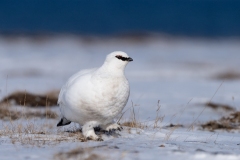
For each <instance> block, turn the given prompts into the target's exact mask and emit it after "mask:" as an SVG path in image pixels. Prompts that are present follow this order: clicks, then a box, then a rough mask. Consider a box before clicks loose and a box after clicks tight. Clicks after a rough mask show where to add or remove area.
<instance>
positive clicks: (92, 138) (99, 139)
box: [87, 136, 103, 141]
mask: <svg viewBox="0 0 240 160" xmlns="http://www.w3.org/2000/svg"><path fill="white" fill-rule="evenodd" d="M87 140H93V141H103V139H102V138H100V137H98V136H97V137H92V136H89V137H87Z"/></svg>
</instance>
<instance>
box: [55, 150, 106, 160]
mask: <svg viewBox="0 0 240 160" xmlns="http://www.w3.org/2000/svg"><path fill="white" fill-rule="evenodd" d="M54 159H55V160H66V159H68V160H97V159H107V158H106V157H103V156H100V155H98V154H96V153H94V152H93V150H92V149H90V148H87V149H86V148H80V147H78V148H75V149H72V150H70V151H66V152H59V153H57V154H55V155H54Z"/></svg>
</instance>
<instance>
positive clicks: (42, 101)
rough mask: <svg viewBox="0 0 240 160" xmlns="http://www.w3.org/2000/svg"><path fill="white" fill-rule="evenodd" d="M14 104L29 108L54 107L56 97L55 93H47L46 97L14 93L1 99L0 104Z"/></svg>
mask: <svg viewBox="0 0 240 160" xmlns="http://www.w3.org/2000/svg"><path fill="white" fill-rule="evenodd" d="M2 103H7V104H12V103H14V104H16V105H21V106H29V107H40V106H56V105H57V96H56V93H55V92H49V93H47V94H46V95H36V94H32V93H27V92H15V93H12V94H10V95H9V96H7V97H5V98H3V99H2V100H1V101H0V104H2Z"/></svg>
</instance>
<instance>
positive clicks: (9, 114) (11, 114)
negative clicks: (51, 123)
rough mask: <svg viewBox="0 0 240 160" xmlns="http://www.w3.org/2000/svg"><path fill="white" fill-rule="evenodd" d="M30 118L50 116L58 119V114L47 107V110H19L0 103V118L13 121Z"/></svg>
mask: <svg viewBox="0 0 240 160" xmlns="http://www.w3.org/2000/svg"><path fill="white" fill-rule="evenodd" d="M21 118H23V119H29V118H49V119H56V118H58V115H57V114H56V113H55V112H53V111H51V110H50V109H48V108H46V109H45V111H19V110H16V109H12V108H11V107H9V106H7V105H3V104H2V105H0V119H2V120H4V121H10V120H11V121H12V120H18V119H21Z"/></svg>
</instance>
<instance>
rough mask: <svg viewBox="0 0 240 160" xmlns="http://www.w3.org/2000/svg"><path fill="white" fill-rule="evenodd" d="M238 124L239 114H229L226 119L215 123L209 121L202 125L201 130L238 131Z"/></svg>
mask: <svg viewBox="0 0 240 160" xmlns="http://www.w3.org/2000/svg"><path fill="white" fill-rule="evenodd" d="M239 124H240V112H235V113H232V114H230V115H229V116H228V117H223V118H221V119H220V120H217V121H209V122H207V123H205V124H202V125H201V126H202V128H203V129H207V130H210V131H214V130H219V129H221V130H227V131H229V130H238V129H240V127H239Z"/></svg>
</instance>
